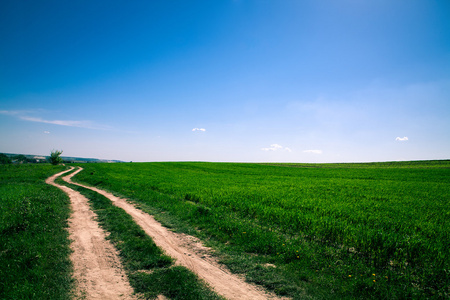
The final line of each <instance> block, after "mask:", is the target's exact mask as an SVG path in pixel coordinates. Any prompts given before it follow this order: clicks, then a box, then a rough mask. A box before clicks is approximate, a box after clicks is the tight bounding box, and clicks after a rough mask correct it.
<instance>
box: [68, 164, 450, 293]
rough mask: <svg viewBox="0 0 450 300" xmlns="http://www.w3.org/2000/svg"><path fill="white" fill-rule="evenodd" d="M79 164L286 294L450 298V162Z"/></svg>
mask: <svg viewBox="0 0 450 300" xmlns="http://www.w3.org/2000/svg"><path fill="white" fill-rule="evenodd" d="M83 167H84V168H85V171H83V172H81V173H80V174H79V175H77V177H75V180H79V181H81V182H87V183H89V184H92V185H98V186H101V187H103V188H106V189H108V190H110V191H114V192H116V193H119V194H121V195H123V196H125V197H128V198H131V199H133V200H134V201H136V202H138V203H141V204H143V205H145V206H149V207H153V208H156V209H159V210H163V211H166V212H168V213H169V214H170V215H172V216H174V217H175V218H176V219H178V220H182V221H183V222H185V223H186V224H190V225H191V226H193V227H196V228H197V229H199V230H200V231H201V232H202V234H203V236H204V237H208V238H209V239H210V240H211V241H212V242H216V243H217V244H218V245H223V246H222V247H221V246H218V247H219V248H221V250H222V251H225V252H224V253H225V254H224V255H223V257H224V262H226V263H227V264H228V265H229V267H230V268H231V269H233V270H235V271H237V272H243V273H246V274H247V278H248V280H250V281H254V282H257V283H259V284H262V285H265V286H266V287H268V288H270V289H273V290H275V291H276V292H278V293H279V294H282V295H288V296H291V297H294V298H297V297H302V295H303V296H304V295H305V293H306V294H308V295H312V296H315V297H317V298H333V297H334V298H361V299H364V298H374V299H379V298H389V299H395V298H435V297H436V298H446V297H449V286H450V274H449V270H450V252H449V251H448V249H449V248H450V221H449V220H450V206H449V205H450V180H449V179H450V161H424V162H401V163H373V164H316V165H308V164H273V165H270V164H266V165H262V164H231V163H133V164H87V165H83ZM247 254H248V255H247ZM246 255H247V256H246ZM241 256H242V257H243V256H246V257H250V258H248V259H247V258H246V259H247V260H243V259H240V258H239V257H241ZM250 261H251V263H250ZM272 264H273V265H275V266H276V268H271V267H267V266H270V265H272ZM272 269H273V270H272ZM263 274H271V275H263ZM275 277H276V278H277V280H275V281H274V280H273V278H275Z"/></svg>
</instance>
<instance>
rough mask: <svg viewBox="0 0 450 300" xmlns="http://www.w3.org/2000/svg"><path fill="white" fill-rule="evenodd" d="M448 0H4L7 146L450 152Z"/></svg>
mask: <svg viewBox="0 0 450 300" xmlns="http://www.w3.org/2000/svg"><path fill="white" fill-rule="evenodd" d="M449 37H450V2H449V1H447V0H436V1H429V0H396V1H391V0H377V1H357V0H333V1H332V0H323V1H316V0H314V1H313V0H311V1H307V0H305V1H301V0H272V1H270V0H254V1H250V0H248V1H247V0H223V1H222V0H220V1H207V0H204V1H177V0H171V1H166V0H160V1H159V0H155V1H34V2H30V1H22V0H17V1H10V0H7V1H1V2H0V41H1V47H0V152H6V153H24V154H40V155H48V154H49V153H50V151H51V150H52V149H62V150H63V151H64V153H63V155H66V156H79V157H96V158H104V159H119V160H124V161H167V160H168V161H180V160H188V161H190V160H202V161H236V162H260V161H261V162H262V161H280V162H360V161H391V160H422V159H449V158H450V38H449Z"/></svg>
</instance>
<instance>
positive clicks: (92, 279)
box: [45, 167, 135, 299]
mask: <svg viewBox="0 0 450 300" xmlns="http://www.w3.org/2000/svg"><path fill="white" fill-rule="evenodd" d="M73 169H74V168H73V167H71V168H70V169H69V170H66V171H63V172H60V173H58V174H55V175H53V176H51V177H49V178H48V179H47V180H46V181H45V182H46V183H47V184H50V185H53V186H56V187H57V188H59V189H61V190H62V191H64V192H65V193H66V194H67V195H68V196H69V197H70V202H71V208H72V214H71V217H70V218H69V234H70V238H71V239H72V243H71V245H70V247H71V249H72V251H73V252H72V254H71V256H70V259H71V261H72V264H73V268H74V277H75V280H76V284H77V290H76V297H77V298H83V299H135V297H134V296H132V294H133V289H132V288H131V286H130V284H129V282H128V279H127V276H126V275H125V272H124V270H123V267H122V264H121V262H120V259H119V256H118V253H117V250H116V249H115V248H114V246H113V245H112V244H111V243H110V242H109V241H108V240H106V234H105V232H104V231H103V230H102V229H101V228H100V226H99V225H98V222H97V221H95V218H96V214H95V213H94V212H93V211H92V210H91V209H90V207H89V204H88V199H87V198H86V197H84V196H83V195H81V194H80V193H79V192H77V191H74V190H72V189H71V188H69V187H66V186H62V185H59V184H57V183H55V179H56V178H58V177H59V176H61V175H63V174H65V173H67V172H70V171H72V170H73Z"/></svg>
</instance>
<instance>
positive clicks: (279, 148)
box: [261, 144, 292, 152]
mask: <svg viewBox="0 0 450 300" xmlns="http://www.w3.org/2000/svg"><path fill="white" fill-rule="evenodd" d="M261 150H262V151H278V150H280V151H287V152H292V150H291V149H290V148H288V147H283V146H281V145H278V144H272V145H270V147H268V148H261Z"/></svg>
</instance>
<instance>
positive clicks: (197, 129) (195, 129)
mask: <svg viewBox="0 0 450 300" xmlns="http://www.w3.org/2000/svg"><path fill="white" fill-rule="evenodd" d="M192 131H203V132H205V131H206V129H205V128H193V129H192Z"/></svg>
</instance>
